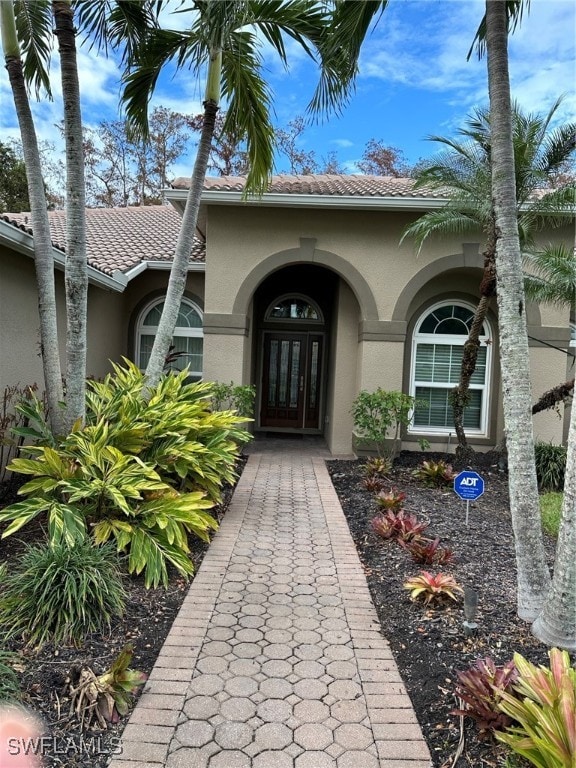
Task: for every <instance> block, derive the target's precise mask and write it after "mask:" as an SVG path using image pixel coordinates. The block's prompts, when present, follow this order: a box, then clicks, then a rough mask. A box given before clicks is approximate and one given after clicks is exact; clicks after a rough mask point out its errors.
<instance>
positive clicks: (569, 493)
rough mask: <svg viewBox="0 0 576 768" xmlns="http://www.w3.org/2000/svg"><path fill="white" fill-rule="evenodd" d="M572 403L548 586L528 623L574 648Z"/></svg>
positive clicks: (575, 459) (545, 638)
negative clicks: (532, 619) (549, 584)
mask: <svg viewBox="0 0 576 768" xmlns="http://www.w3.org/2000/svg"><path fill="white" fill-rule="evenodd" d="M575 594H576V406H575V405H572V417H571V422H570V432H569V434H568V454H567V456H566V473H565V480H564V500H563V502H562V515H561V520H560V530H559V532H558V541H557V543H556V559H555V561H554V576H553V579H552V588H551V590H550V592H549V594H548V597H547V599H546V601H545V603H544V606H543V610H542V613H540V615H539V616H538V617H537V619H536V621H535V622H534V623H533V624H532V632H533V634H534V635H535V636H536V637H537V638H538V639H539V640H541V641H542V642H543V643H546V644H547V645H550V646H557V647H561V648H566V649H567V650H571V651H574V650H576V605H575V604H574V595H575Z"/></svg>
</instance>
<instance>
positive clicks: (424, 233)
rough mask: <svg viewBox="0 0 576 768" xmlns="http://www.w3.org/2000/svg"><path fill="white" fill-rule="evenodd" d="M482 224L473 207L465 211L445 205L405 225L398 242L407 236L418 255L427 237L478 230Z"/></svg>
mask: <svg viewBox="0 0 576 768" xmlns="http://www.w3.org/2000/svg"><path fill="white" fill-rule="evenodd" d="M483 226H484V222H483V221H479V220H478V218H477V217H476V210H475V209H473V208H471V209H470V211H468V212H466V211H463V210H460V209H456V208H451V207H450V206H449V205H447V206H445V207H444V208H441V209H440V210H438V211H429V212H428V213H425V214H424V215H423V216H420V218H419V219H417V220H416V221H415V222H413V223H412V224H410V225H409V226H407V227H406V229H405V230H404V232H403V233H402V237H401V239H400V243H402V242H404V240H405V239H406V238H407V237H410V238H412V239H413V240H414V242H415V244H416V247H417V251H416V252H417V255H419V254H420V252H421V250H422V247H423V245H424V243H425V242H426V240H427V239H428V238H429V237H432V236H434V235H436V236H443V235H461V234H464V233H466V232H473V231H478V230H479V229H482V228H483Z"/></svg>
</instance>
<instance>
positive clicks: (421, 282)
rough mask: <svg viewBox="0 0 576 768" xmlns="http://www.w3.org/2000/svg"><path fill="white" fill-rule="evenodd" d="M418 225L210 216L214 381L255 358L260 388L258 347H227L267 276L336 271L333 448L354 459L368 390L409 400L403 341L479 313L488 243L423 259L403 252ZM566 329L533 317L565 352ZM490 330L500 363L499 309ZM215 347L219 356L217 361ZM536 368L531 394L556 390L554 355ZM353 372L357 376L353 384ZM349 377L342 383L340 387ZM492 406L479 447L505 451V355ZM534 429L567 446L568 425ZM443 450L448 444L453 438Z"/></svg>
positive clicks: (560, 321)
mask: <svg viewBox="0 0 576 768" xmlns="http://www.w3.org/2000/svg"><path fill="white" fill-rule="evenodd" d="M418 215H419V214H411V213H404V212H401V213H389V212H388V213H381V212H372V211H343V210H319V209H306V210H295V209H288V208H274V207H254V206H249V205H241V206H233V207H232V206H221V207H220V206H209V208H208V212H207V265H206V293H205V311H206V313H207V317H208V318H210V317H212V318H214V322H215V323H216V324H217V325H218V326H219V328H218V329H217V332H216V334H215V335H211V336H210V337H207V352H206V355H207V361H208V360H209V361H210V363H209V366H210V368H209V370H210V374H211V375H214V376H216V374H217V371H218V370H223V371H226V372H227V371H229V370H230V371H240V361H239V360H238V359H237V357H238V356H239V355H240V354H246V353H248V354H250V355H252V357H251V368H252V371H253V372H252V377H253V378H252V380H253V381H256V382H258V376H257V373H255V372H254V371H255V368H254V355H255V350H253V348H252V346H251V345H244V346H243V345H241V344H240V343H239V342H238V340H232V339H228V341H225V340H224V339H225V338H226V337H227V334H228V333H234V334H242V333H246V332H248V331H247V329H249V328H250V323H251V322H253V320H254V318H253V317H252V315H251V308H250V301H251V298H252V296H253V295H254V291H255V290H256V289H257V288H258V286H259V285H260V284H261V283H262V281H263V280H264V279H266V277H268V275H270V274H271V273H272V272H274V271H275V270H277V269H281V268H283V267H285V266H288V265H291V264H299V263H301V264H305V263H313V264H314V263H315V264H319V265H323V266H324V267H326V268H327V269H331V270H333V271H335V272H336V273H338V274H340V275H341V277H342V280H343V282H342V285H343V286H344V288H341V290H340V293H339V298H338V303H337V306H338V310H337V313H336V317H335V319H334V322H333V326H332V333H333V334H335V335H334V336H333V338H332V348H331V368H330V371H329V373H330V384H329V389H328V395H327V403H326V425H325V436H326V438H327V440H328V443H329V445H330V446H331V447H332V449H333V450H334V449H336V447H337V450H338V451H339V452H346V451H347V450H348V449H349V447H350V446H351V441H350V435H351V430H350V429H349V426H350V425H349V422H350V418H349V416H348V413H349V409H350V405H351V402H352V400H353V398H354V396H355V394H357V392H358V391H359V390H360V389H363V388H364V389H370V390H371V389H375V388H376V387H377V386H380V387H383V388H384V389H401V388H402V389H403V391H408V385H409V376H408V370H409V359H410V345H409V343H408V344H405V339H406V338H408V340H409V339H410V334H411V331H412V327H413V324H414V322H415V320H416V319H417V317H418V316H419V315H420V314H421V312H423V311H424V310H425V309H426V308H427V307H428V306H430V305H431V303H433V302H435V301H438V300H442V299H448V298H459V299H461V300H465V301H468V302H472V303H473V302H474V300H475V298H476V297H477V296H478V286H479V283H480V279H481V274H482V256H481V245H480V244H481V241H482V235H481V234H480V233H478V235H477V236H476V237H475V236H474V235H466V237H465V242H462V238H457V237H452V238H443V239H434V240H430V241H429V242H428V243H426V245H425V246H424V248H423V249H422V251H421V253H420V254H416V253H415V250H414V248H413V246H412V244H411V243H409V242H405V243H403V244H402V245H399V240H400V237H401V234H402V231H403V229H404V227H405V226H406V225H407V224H408V223H409V222H410V221H412V220H414V219H415V218H416V217H417V216H418ZM231 233H233V236H231ZM570 236H571V229H570V228H566V229H565V230H562V231H559V232H557V233H555V235H554V238H553V239H555V240H559V239H564V240H565V241H567V242H569V241H570ZM541 239H542V240H543V241H545V240H546V239H548V238H547V236H546V237H544V238H541ZM474 240H476V243H475V242H474ZM347 292H348V293H349V294H350V296H348V297H347ZM352 295H353V296H354V301H355V302H356V305H355V310H354V312H353V311H352V302H351V301H350V299H351V298H352ZM567 317H568V315H567V312H565V311H563V310H558V309H556V308H550V307H543V308H541V309H539V308H537V307H532V308H529V310H528V323H529V332H530V333H531V334H532V335H534V336H536V337H537V338H539V339H544V340H557V338H558V333H559V330H558V329H562V328H566V327H567ZM490 319H491V326H492V332H493V335H494V340H493V341H494V347H493V350H494V352H496V350H497V307H496V303H495V301H494V306H493V309H492V311H491V318H490ZM359 321H360V322H359ZM542 326H544V327H542ZM406 334H408V336H406ZM222 337H224V338H222ZM210 346H213V347H214V349H213V351H209V347H210ZM555 354H558V353H555ZM227 355H230V356H231V359H228V357H226V356H227ZM530 356H531V365H532V371H533V388H534V391H536V390H540V389H542V387H544V388H550V387H551V386H554V384H556V383H558V381H559V379H558V380H557V376H556V373H557V370H558V368H557V367H556V370H555V366H552V365H551V359H552V357H553V355H552V356H551V355H549V354H546V348H545V347H543V346H536V345H535V343H533V346H532V348H531V352H530ZM353 365H355V372H354V375H351V373H350V368H351V366H353ZM244 371H245V369H243V374H244ZM342 371H345V374H346V375H345V383H344V382H342V381H341V375H340V374H341V372H342ZM220 378H224V377H220ZM542 391H544V389H542ZM491 401H492V407H491V412H490V414H489V438H488V439H485V440H479V441H477V443H478V447H481V448H487V447H490V445H493V444H494V443H496V442H497V441H498V440H500V439H501V437H502V432H503V419H502V403H501V395H500V391H499V386H498V360H497V354H494V358H493V380H492V389H491ZM535 429H536V430H537V432H538V434H542V435H546V439H553V440H557V441H559V440H561V439H562V423H561V422H554V421H553V420H552V419H550V418H549V415H544V416H543V417H542V418H538V419H537V421H536V422H535ZM436 442H437V443H438V445H440V443H443V444H445V442H446V438H445V437H442V438H440V439H439V441H436ZM407 445H408V446H409V445H410V443H407Z"/></svg>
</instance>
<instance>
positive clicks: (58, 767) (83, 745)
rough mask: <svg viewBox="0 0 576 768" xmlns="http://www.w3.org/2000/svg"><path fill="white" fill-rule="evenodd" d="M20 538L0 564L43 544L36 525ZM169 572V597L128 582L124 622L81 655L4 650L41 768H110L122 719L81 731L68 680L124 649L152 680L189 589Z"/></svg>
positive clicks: (6, 496)
mask: <svg viewBox="0 0 576 768" xmlns="http://www.w3.org/2000/svg"><path fill="white" fill-rule="evenodd" d="M244 463H245V458H243V457H241V458H240V461H239V465H238V471H239V472H241V471H242V466H243V464H244ZM16 490H17V486H16V485H9V484H5V485H4V487H0V506H5V505H7V504H9V503H12V501H15V500H16V498H15V493H16ZM232 492H233V488H232V487H226V488H225V489H224V493H223V500H222V503H221V504H219V505H218V506H217V507H215V508H214V509H213V510H212V514H213V515H214V516H215V517H216V518H217V519H218V520H221V519H222V517H223V516H224V514H225V511H226V508H227V506H228V504H229V502H230V499H231V497H232ZM24 530H25V533H24V535H23V536H20V535H19V534H14V536H12V537H10V538H8V539H3V540H1V539H0V563H2V562H4V561H7V562H8V563H10V562H17V559H18V555H19V553H20V552H21V551H22V549H23V547H24V546H25V543H26V544H29V543H32V542H40V541H45V540H46V537H45V533H44V531H43V530H42V528H41V527H40V526H39V525H38V526H33V525H32V526H30V525H29V526H27V527H26V529H24ZM23 539H24V541H23ZM189 545H190V548H191V556H192V560H193V561H194V565H195V569H197V568H198V567H199V566H200V563H201V562H202V559H203V557H204V554H205V553H206V551H207V549H208V545H207V544H205V543H204V542H202V541H201V540H200V539H198V538H196V537H190V540H189ZM169 572H170V583H169V586H168V589H164V588H163V587H159V588H157V589H146V588H145V587H144V581H143V579H142V578H140V577H138V578H132V577H127V578H126V579H125V587H126V591H127V592H128V599H127V602H126V611H125V614H124V616H123V617H122V619H121V620H116V621H115V622H114V624H113V625H112V627H111V629H110V632H107V633H106V634H99V633H93V634H91V635H89V636H88V637H87V638H86V640H85V641H84V643H83V644H82V645H81V646H80V647H79V648H74V647H71V646H60V647H58V648H55V647H53V646H52V645H50V644H47V645H45V646H44V647H43V648H41V649H40V650H39V651H38V650H33V649H27V648H25V647H24V646H23V644H22V643H17V642H12V643H11V644H10V645H9V646H8V648H7V650H12V651H15V652H17V653H18V654H19V655H20V662H19V664H18V667H17V671H18V672H19V673H20V674H19V677H20V682H21V688H22V692H23V696H22V703H23V704H24V705H25V706H26V707H28V708H29V709H30V710H32V711H34V712H36V713H37V714H38V715H40V716H41V718H42V720H43V722H44V723H45V725H46V733H47V734H48V735H49V737H50V738H49V740H48V741H46V742H43V746H44V749H43V755H44V762H43V765H44V766H45V768H62V766H65V767H66V768H76V767H80V766H82V767H83V768H104V766H106V765H107V764H108V762H109V760H110V757H111V756H112V755H113V754H114V752H115V750H116V749H117V748H118V744H119V741H120V737H121V734H122V730H123V729H124V726H125V725H126V722H127V718H124V719H121V720H120V721H119V722H118V723H116V724H111V725H109V727H108V728H107V729H106V730H105V731H103V730H102V729H100V728H98V727H90V728H87V729H84V730H83V729H82V728H81V727H80V723H79V721H78V719H77V718H76V716H75V715H74V714H72V715H71V714H70V697H69V695H68V685H69V682H70V672H71V670H72V669H73V668H74V667H77V666H79V665H87V666H89V667H90V668H91V669H93V670H94V672H95V673H96V674H101V673H103V672H105V671H106V670H107V669H109V667H110V665H111V663H112V662H113V661H114V659H115V658H116V656H117V655H118V653H119V651H120V650H121V649H122V647H123V646H124V645H125V643H127V642H130V643H132V644H133V646H134V655H133V657H132V662H131V665H130V666H131V667H132V669H137V670H139V671H141V672H144V673H146V674H149V673H150V672H151V670H152V667H153V666H154V662H155V661H156V658H157V656H158V654H159V652H160V649H161V648H162V645H163V643H164V640H165V638H166V635H167V634H168V632H169V631H170V628H171V626H172V624H173V622H174V619H175V617H176V614H177V613H178V610H179V609H180V606H181V605H182V602H183V600H184V597H185V596H186V593H187V591H188V588H189V582H187V581H186V580H184V579H182V578H180V577H179V576H178V574H177V573H176V572H175V571H169Z"/></svg>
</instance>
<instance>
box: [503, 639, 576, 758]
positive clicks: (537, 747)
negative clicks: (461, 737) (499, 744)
mask: <svg viewBox="0 0 576 768" xmlns="http://www.w3.org/2000/svg"><path fill="white" fill-rule="evenodd" d="M548 655H549V657H550V668H549V669H547V668H546V667H542V666H538V667H537V666H536V665H534V664H532V663H531V662H529V661H527V660H526V659H525V658H524V657H523V656H521V655H520V654H519V653H516V654H514V663H515V665H516V668H517V670H518V679H517V680H516V682H515V683H514V687H513V691H514V693H511V692H507V691H503V692H502V694H501V699H502V700H501V701H500V702H499V704H498V707H499V709H500V710H501V711H502V712H503V713H504V714H505V715H508V717H510V718H511V719H512V720H513V721H514V722H513V724H512V725H510V726H508V727H507V728H506V730H505V731H504V732H502V733H500V732H498V733H496V738H497V739H498V740H499V741H503V742H504V743H505V744H507V745H508V746H509V747H511V748H512V750H513V751H514V752H516V754H518V755H521V756H522V757H524V758H525V759H526V760H528V761H529V762H530V763H532V765H535V766H538V768H573V766H574V765H575V763H576V670H575V669H574V667H572V666H571V665H570V657H569V655H568V652H567V651H561V650H559V649H558V648H551V649H550V651H549V652H548Z"/></svg>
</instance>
